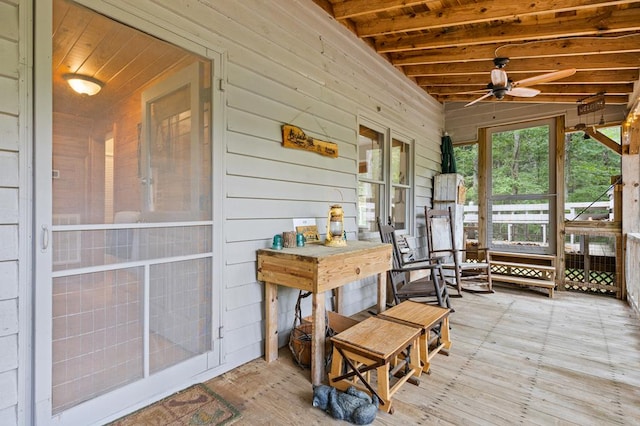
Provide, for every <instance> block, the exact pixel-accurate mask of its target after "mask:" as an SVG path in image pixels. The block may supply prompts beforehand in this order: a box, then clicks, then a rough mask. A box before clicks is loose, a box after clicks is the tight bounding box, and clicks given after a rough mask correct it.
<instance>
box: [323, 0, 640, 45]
mask: <svg viewBox="0 0 640 426" xmlns="http://www.w3.org/2000/svg"><path fill="white" fill-rule="evenodd" d="M359 1H362V2H365V1H367V0H359ZM636 1H637V0H620V1H606V0H537V1H534V2H523V1H494V0H491V1H481V2H478V3H472V4H465V5H459V6H453V7H449V8H446V9H443V10H440V11H438V13H424V14H420V15H418V16H414V15H411V16H408V15H407V16H396V17H393V18H385V19H371V20H368V21H366V22H364V23H362V24H358V25H357V26H356V28H357V34H358V36H359V37H373V36H379V35H383V34H393V33H398V32H401V33H406V32H411V31H423V30H431V29H435V28H444V27H451V26H458V25H471V24H478V23H482V22H491V21H513V20H517V19H518V18H522V17H525V16H533V15H540V14H542V13H545V14H550V15H552V14H555V13H561V12H566V11H573V10H580V9H592V8H595V7H603V6H615V5H619V4H627V3H634V2H636ZM345 3H354V2H345ZM370 3H373V5H372V8H376V6H377V7H378V8H379V6H380V5H379V3H398V2H397V0H396V1H390V2H384V1H381V0H378V1H371V2H370ZM337 7H338V5H334V10H337ZM336 18H338V16H337V15H336Z"/></svg>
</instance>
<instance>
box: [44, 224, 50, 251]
mask: <svg viewBox="0 0 640 426" xmlns="http://www.w3.org/2000/svg"><path fill="white" fill-rule="evenodd" d="M48 248H49V227H48V226H47V225H42V251H47V249H48Z"/></svg>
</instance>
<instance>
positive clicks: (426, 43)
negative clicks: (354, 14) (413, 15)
mask: <svg viewBox="0 0 640 426" xmlns="http://www.w3.org/2000/svg"><path fill="white" fill-rule="evenodd" d="M637 31H640V8H633V9H625V10H617V11H610V12H608V13H604V14H603V13H600V14H595V15H594V16H593V17H591V18H589V19H584V18H583V17H578V18H559V19H557V20H554V21H545V22H544V23H538V22H536V21H529V22H527V23H526V24H525V23H514V22H510V23H503V24H500V25H492V26H476V27H474V28H467V27H465V28H455V29H449V28H448V29H445V30H443V31H433V32H431V33H429V34H423V35H418V36H409V37H393V38H388V39H384V40H381V41H377V42H376V50H377V51H378V53H392V52H408V51H412V50H420V49H437V48H443V47H456V46H471V45H478V44H486V43H505V44H506V43H514V42H523V41H530V40H549V39H555V38H559V37H565V38H566V37H579V36H595V35H603V34H613V33H619V32H637Z"/></svg>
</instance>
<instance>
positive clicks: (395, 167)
mask: <svg viewBox="0 0 640 426" xmlns="http://www.w3.org/2000/svg"><path fill="white" fill-rule="evenodd" d="M409 147H410V145H409V144H408V143H405V142H402V141H399V140H397V139H393V140H392V141H391V183H394V184H400V185H408V184H409V170H410V169H409V165H410V162H409V161H410V158H411V157H410V156H409Z"/></svg>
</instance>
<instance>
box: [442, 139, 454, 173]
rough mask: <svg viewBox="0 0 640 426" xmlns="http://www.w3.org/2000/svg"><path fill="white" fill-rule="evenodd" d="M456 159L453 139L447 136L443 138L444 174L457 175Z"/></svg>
mask: <svg viewBox="0 0 640 426" xmlns="http://www.w3.org/2000/svg"><path fill="white" fill-rule="evenodd" d="M456 172H457V166H456V158H455V157H454V155H453V142H452V141H451V137H450V136H449V135H447V134H445V135H444V136H443V137H442V173H456Z"/></svg>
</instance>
